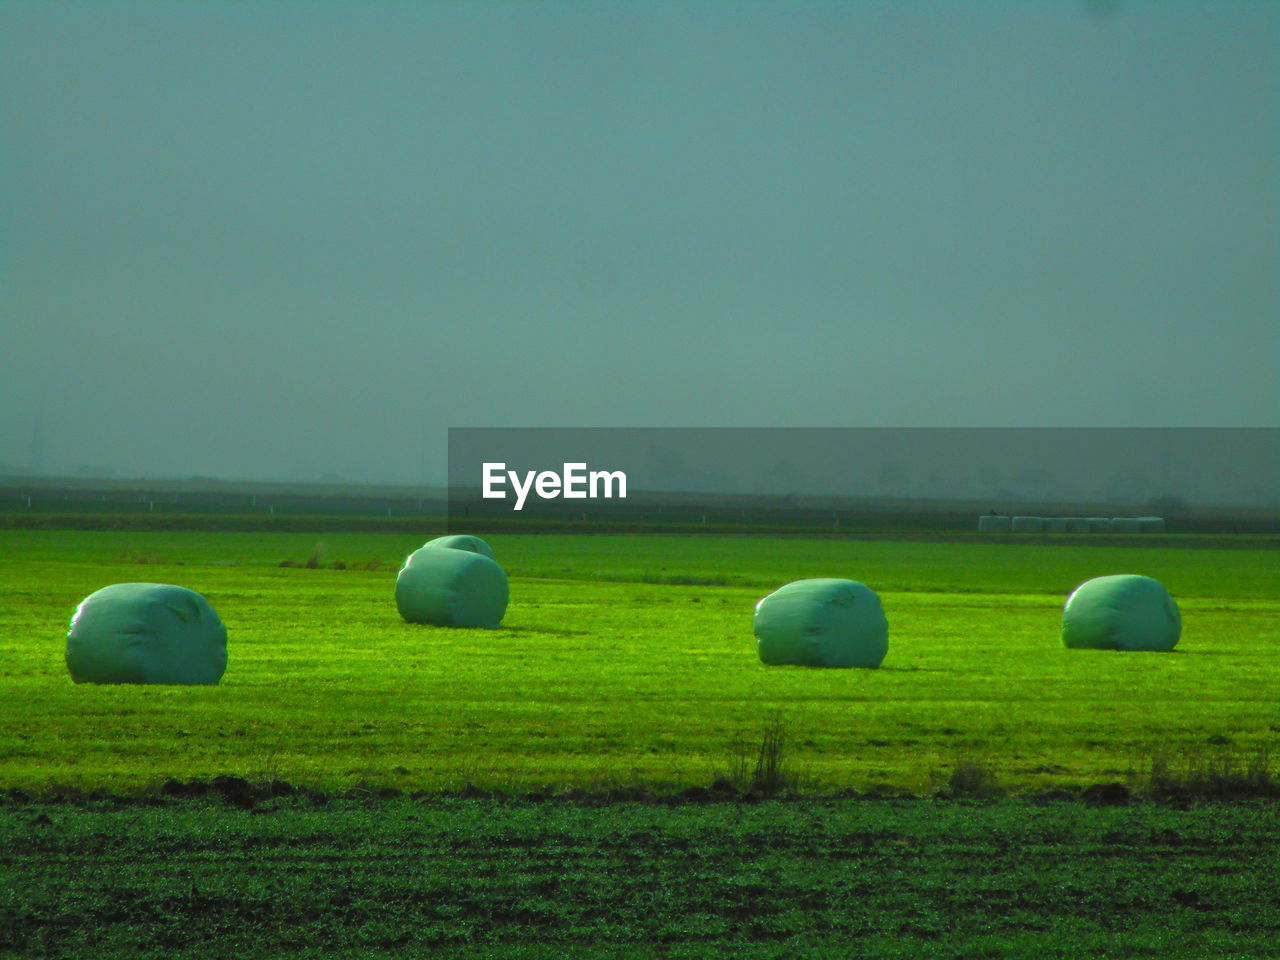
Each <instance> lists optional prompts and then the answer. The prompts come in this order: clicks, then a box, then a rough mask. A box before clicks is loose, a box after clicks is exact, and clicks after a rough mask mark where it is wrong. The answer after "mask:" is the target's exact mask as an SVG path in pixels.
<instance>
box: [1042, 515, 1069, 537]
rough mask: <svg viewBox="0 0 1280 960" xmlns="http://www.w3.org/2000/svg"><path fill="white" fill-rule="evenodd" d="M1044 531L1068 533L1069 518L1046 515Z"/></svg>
mask: <svg viewBox="0 0 1280 960" xmlns="http://www.w3.org/2000/svg"><path fill="white" fill-rule="evenodd" d="M1044 532H1045V533H1066V532H1067V518H1066V517H1045V518H1044Z"/></svg>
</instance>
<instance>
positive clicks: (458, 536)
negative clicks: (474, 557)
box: [423, 533, 498, 560]
mask: <svg viewBox="0 0 1280 960" xmlns="http://www.w3.org/2000/svg"><path fill="white" fill-rule="evenodd" d="M423 547H437V548H439V547H447V548H448V549H450V550H466V551H468V552H470V553H478V554H480V555H481V556H482V557H488V558H489V559H490V560H496V559H498V558H497V557H495V556H494V555H493V548H492V547H491V546H489V545H488V544H487V543H485V542H484V541H483V540H481V539H480V538H479V537H473V536H471V535H470V534H467V533H455V534H452V535H450V536H447V537H436V538H435V539H434V540H428V541H427V542H426V543H424V544H423Z"/></svg>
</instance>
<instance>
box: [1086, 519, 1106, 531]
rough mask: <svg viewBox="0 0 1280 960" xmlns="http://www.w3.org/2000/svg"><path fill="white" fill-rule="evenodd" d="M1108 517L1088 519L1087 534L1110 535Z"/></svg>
mask: <svg viewBox="0 0 1280 960" xmlns="http://www.w3.org/2000/svg"><path fill="white" fill-rule="evenodd" d="M1111 526H1112V524H1111V518H1110V517H1090V518H1089V532H1090V533H1110V532H1111Z"/></svg>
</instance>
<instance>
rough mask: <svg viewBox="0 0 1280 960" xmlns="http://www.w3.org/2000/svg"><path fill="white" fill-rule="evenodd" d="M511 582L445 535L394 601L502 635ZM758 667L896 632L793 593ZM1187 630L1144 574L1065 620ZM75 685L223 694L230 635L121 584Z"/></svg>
mask: <svg viewBox="0 0 1280 960" xmlns="http://www.w3.org/2000/svg"><path fill="white" fill-rule="evenodd" d="M509 596H510V594H509V590H508V586H507V575H506V573H505V572H504V571H503V570H502V568H501V567H500V566H498V563H497V560H496V559H495V557H494V554H493V551H492V549H491V548H490V547H489V545H488V544H487V543H485V542H484V541H483V540H481V539H480V538H479V537H472V536H452V537H440V538H438V539H436V540H433V541H431V542H430V543H427V544H425V545H424V546H423V547H421V548H419V549H418V550H415V551H414V552H413V553H412V554H410V555H409V558H408V559H407V560H406V561H405V564H404V566H403V567H402V568H401V570H400V572H399V574H398V575H397V577H396V587H395V601H396V607H397V609H398V611H399V613H400V616H401V617H402V618H404V619H405V620H407V621H408V622H410V623H419V624H427V625H432V626H442V627H482V628H491V629H492V628H497V627H498V626H499V625H500V624H501V622H502V618H503V616H504V615H505V614H506V609H507V602H508V599H509ZM753 630H754V633H755V637H756V644H757V652H758V654H759V656H760V660H761V661H762V662H763V663H765V664H768V665H770V666H776V665H795V666H813V667H863V668H872V669H874V668H875V667H878V666H880V663H881V661H882V660H883V659H884V657H885V654H886V653H887V652H888V649H889V622H888V619H887V618H886V617H885V614H884V610H883V608H882V607H881V604H880V598H879V597H878V596H877V595H876V593H875V591H873V590H872V589H870V588H869V587H867V586H866V585H865V584H862V583H858V582H857V581H854V580H841V579H811V580H796V581H793V582H792V583H788V584H786V585H784V586H782V587H780V588H779V589H777V590H775V591H774V592H773V593H771V594H769V595H768V596H767V597H764V598H763V599H762V600H760V602H759V603H757V604H756V608H755V615H754V617H753ZM1181 631H1182V621H1181V616H1180V614H1179V611H1178V605H1177V604H1176V603H1175V602H1174V600H1173V597H1171V596H1170V595H1169V592H1168V591H1167V590H1166V589H1165V588H1164V586H1163V585H1162V584H1160V583H1159V582H1157V581H1155V580H1152V579H1151V578H1150V577H1144V576H1138V575H1134V574H1124V575H1119V576H1106V577H1097V578H1094V579H1092V580H1088V581H1086V582H1085V583H1083V584H1081V585H1080V586H1079V587H1077V588H1076V589H1075V590H1074V591H1073V592H1072V594H1071V596H1070V597H1068V598H1067V602H1066V604H1065V605H1064V607H1063V612H1062V645H1063V646H1064V647H1067V648H1068V649H1095V650H1172V649H1173V647H1174V645H1175V644H1176V643H1177V642H1178V637H1179V635H1180V634H1181ZM66 661H67V668H68V670H69V671H70V673H71V678H72V680H74V681H75V682H76V683H155V684H184V685H189V684H215V683H217V682H218V681H219V680H220V679H222V675H223V672H224V671H225V670H226V667H227V631H226V628H225V627H224V626H223V624H222V621H221V620H220V619H219V617H218V615H217V613H215V612H214V610H213V607H212V606H210V604H209V602H208V601H207V600H206V599H205V598H204V597H203V596H201V595H200V594H198V593H196V592H195V591H193V590H188V589H187V588H185V587H179V586H174V585H172V584H162V583H116V584H112V585H110V586H107V587H103V588H102V589H101V590H98V591H97V592H95V593H93V594H91V595H89V596H88V597H86V598H85V599H84V600H83V601H81V603H80V605H79V606H78V607H77V608H76V612H75V615H74V616H73V617H72V619H71V628H70V630H69V632H68V634H67V647H66Z"/></svg>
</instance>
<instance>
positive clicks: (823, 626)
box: [752, 579, 889, 668]
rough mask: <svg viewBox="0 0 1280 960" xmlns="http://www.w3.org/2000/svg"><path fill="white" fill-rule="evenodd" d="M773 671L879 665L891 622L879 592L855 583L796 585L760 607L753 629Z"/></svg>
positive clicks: (808, 582) (805, 582) (781, 590)
mask: <svg viewBox="0 0 1280 960" xmlns="http://www.w3.org/2000/svg"><path fill="white" fill-rule="evenodd" d="M752 626H753V628H754V630H755V635H756V647H757V651H758V652H759V654H760V659H761V660H762V661H763V662H764V663H766V664H769V665H770V666H778V665H784V664H790V665H795V666H806V667H866V668H875V667H878V666H880V662H881V661H882V660H884V655H885V653H886V652H887V651H888V649H889V621H888V620H887V619H886V618H885V615H884V609H883V608H882V607H881V606H880V598H879V597H878V596H876V593H875V591H874V590H872V589H871V588H870V587H868V586H865V585H864V584H861V583H858V582H857V581H856V580H836V579H816V580H796V581H794V582H793V583H788V584H787V585H786V586H783V587H779V588H778V589H777V590H775V591H773V593H771V594H769V595H768V596H767V597H765V598H764V599H763V600H761V601H760V602H759V603H757V604H756V612H755V619H754V621H753V624H752Z"/></svg>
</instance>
